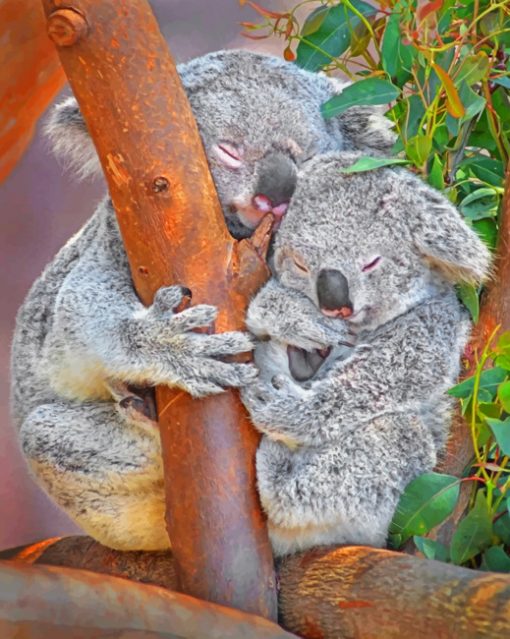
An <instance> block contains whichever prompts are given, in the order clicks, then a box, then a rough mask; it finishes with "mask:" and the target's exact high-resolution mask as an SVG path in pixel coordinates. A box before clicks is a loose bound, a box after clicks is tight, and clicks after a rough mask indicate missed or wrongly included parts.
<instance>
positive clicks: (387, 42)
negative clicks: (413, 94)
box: [381, 3, 418, 86]
mask: <svg viewBox="0 0 510 639" xmlns="http://www.w3.org/2000/svg"><path fill="white" fill-rule="evenodd" d="M399 4H400V3H397V4H396V5H395V7H394V13H392V14H391V16H390V17H389V19H388V21H387V23H386V29H385V30H384V36H383V39H382V45H381V62H382V67H383V69H384V70H385V71H386V73H387V74H388V75H389V76H390V77H391V78H394V79H395V81H396V82H397V84H398V85H399V86H402V84H403V83H404V82H405V81H406V80H407V78H408V77H409V75H410V73H411V68H412V65H413V61H414V59H415V57H416V54H417V53H418V51H417V49H416V48H415V47H414V46H413V45H410V44H409V45H406V44H404V43H403V42H402V33H401V30H400V29H401V27H400V24H401V16H400V13H399V11H398V9H399Z"/></svg>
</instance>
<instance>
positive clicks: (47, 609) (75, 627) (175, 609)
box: [0, 561, 294, 639]
mask: <svg viewBox="0 0 510 639" xmlns="http://www.w3.org/2000/svg"><path fill="white" fill-rule="evenodd" d="M0 583H1V584H3V585H4V587H2V588H0V637H2V639H21V638H22V639H50V638H51V639H69V638H70V637H72V639H100V638H102V637H104V638H108V639H113V638H119V639H121V638H122V639H156V638H158V639H159V638H161V639H163V638H164V639H206V638H207V639H238V638H239V637H245V638H246V639H266V638H267V639H292V637H293V636H294V635H291V634H289V633H288V632H285V631H284V630H282V628H280V627H279V626H277V625H276V624H274V623H272V622H270V621H267V620H266V619H262V618H261V617H259V616H256V615H251V614H247V613H244V612H241V611H238V610H234V609H232V608H225V607H224V606H218V605H217V604H211V603H208V602H205V601H198V600H196V599H194V598H193V597H189V596H187V595H182V594H179V593H175V592H170V591H168V590H165V589H164V588H159V587H157V586H152V585H144V584H137V583H132V582H129V581H127V580H125V579H118V578H115V577H110V576H106V575H99V574H97V573H93V572H88V571H85V570H73V569H70V568H54V567H50V566H28V565H26V564H23V563H18V562H16V561H4V562H0Z"/></svg>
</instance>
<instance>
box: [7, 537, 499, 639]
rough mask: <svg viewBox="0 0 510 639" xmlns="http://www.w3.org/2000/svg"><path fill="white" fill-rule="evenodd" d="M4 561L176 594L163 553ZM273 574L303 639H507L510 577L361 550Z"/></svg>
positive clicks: (63, 553) (53, 552)
mask: <svg viewBox="0 0 510 639" xmlns="http://www.w3.org/2000/svg"><path fill="white" fill-rule="evenodd" d="M11 556H13V557H15V558H17V559H18V560H21V559H25V561H29V562H31V561H35V562H37V563H45V564H46V563H48V564H52V565H58V566H62V565H67V566H73V567H75V568H83V567H85V566H87V568H88V569H89V570H94V571H98V572H104V573H106V574H114V575H117V576H120V577H129V578H130V579H135V580H138V581H143V582H150V583H157V584H159V585H162V586H165V587H167V588H170V589H172V588H174V587H175V581H173V580H172V577H171V576H172V575H173V574H174V572H173V557H172V554H171V553H170V552H167V553H120V552H117V551H113V550H109V549H107V548H103V547H101V546H100V545H99V544H98V543H97V542H94V541H92V540H91V539H90V538H87V537H67V538H64V539H61V540H57V541H50V543H46V544H45V543H43V544H34V545H33V546H29V547H27V548H24V549H22V550H18V551H17V552H14V553H11ZM89 558H92V561H90V559H89ZM155 567H157V568H156V569H155ZM279 572H280V574H279V577H280V601H279V603H280V617H281V621H282V623H283V625H284V626H285V628H286V629H287V630H289V631H290V632H294V633H296V634H298V635H300V636H302V637H307V638H309V639H319V638H320V639H338V637H349V638H351V639H367V637H384V639H392V638H395V639H401V638H402V637H407V636H411V637H412V638H413V639H430V638H431V637H438V638H442V637H444V638H445V639H446V638H448V639H450V638H452V637H459V638H460V637H462V639H475V638H476V639H484V638H487V639H489V638H494V639H495V638H496V637H497V638H498V639H499V638H502V637H506V636H510V575H503V574H496V573H489V572H478V571H474V570H469V569H467V568H459V567H458V566H452V565H449V564H444V563H440V562H438V561H432V560H427V559H420V558H418V557H410V556H408V555H404V554H402V553H396V552H391V551H389V550H380V549H375V548H366V547H361V546H346V547H341V548H336V549H335V548H332V549H328V548H318V549H315V550H311V551H308V552H304V553H300V554H297V555H294V556H291V557H289V558H287V559H285V560H284V561H283V562H282V564H281V566H280V571H279Z"/></svg>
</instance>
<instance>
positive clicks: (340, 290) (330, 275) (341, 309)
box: [317, 269, 353, 318]
mask: <svg viewBox="0 0 510 639" xmlns="http://www.w3.org/2000/svg"><path fill="white" fill-rule="evenodd" d="M317 297H318V298H319V306H320V308H321V311H322V312H323V313H324V315H328V316H330V317H344V318H346V317H350V316H351V315H352V310H353V307H352V302H351V300H350V299H349V283H348V282H347V278H346V277H345V275H344V274H343V273H341V272H340V271H336V270H334V269H323V270H322V271H321V272H320V273H319V277H318V278H317Z"/></svg>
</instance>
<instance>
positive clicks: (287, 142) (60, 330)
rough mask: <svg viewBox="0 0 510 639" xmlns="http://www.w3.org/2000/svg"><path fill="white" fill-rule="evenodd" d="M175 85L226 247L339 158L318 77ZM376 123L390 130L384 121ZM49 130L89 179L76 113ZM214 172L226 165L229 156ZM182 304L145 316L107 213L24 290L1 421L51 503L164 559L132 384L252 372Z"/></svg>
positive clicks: (149, 430)
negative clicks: (329, 156) (310, 161)
mask: <svg viewBox="0 0 510 639" xmlns="http://www.w3.org/2000/svg"><path fill="white" fill-rule="evenodd" d="M179 71H180V74H181V77H182V80H183V83H184V86H185V88H186V91H187V94H188V96H189V99H190V102H191V105H192V108H193V111H194V114H195V116H196V119H197V121H198V125H199V128H200V132H201V135H202V138H203V142H204V145H205V149H206V152H207V155H208V158H209V161H210V166H211V170H212V173H213V177H214V179H215V182H216V186H217V189H218V193H219V196H220V200H221V203H222V205H223V209H224V212H225V216H226V219H227V222H228V224H229V227H230V230H231V232H232V233H233V234H234V235H236V236H237V237H244V236H246V235H249V234H250V233H251V230H252V227H253V226H254V224H255V223H254V222H253V219H252V218H250V219H245V217H246V216H244V214H245V213H253V210H252V209H253V206H252V202H251V200H252V197H253V196H254V195H256V194H257V192H260V190H262V191H264V189H265V188H266V181H267V180H269V185H268V186H267V188H268V189H272V191H273V192H272V193H271V195H272V196H273V197H275V198H277V199H278V198H281V197H284V198H287V197H290V194H291V192H292V190H293V188H294V183H295V171H296V167H297V165H299V164H300V162H301V161H302V160H303V159H305V158H308V157H310V156H311V155H313V154H314V153H316V152H319V151H324V150H328V149H333V148H338V147H342V146H344V145H347V146H349V145H350V144H351V141H350V140H348V139H344V138H343V137H342V132H341V130H340V126H339V123H338V120H333V121H329V122H325V121H324V120H323V118H322V116H321V113H320V105H321V103H322V102H324V101H325V100H326V99H328V98H329V97H330V96H331V95H332V94H333V93H334V91H335V88H334V86H333V84H332V83H331V82H330V81H329V80H328V79H327V78H325V77H322V76H318V75H313V74H310V73H307V72H304V71H301V70H299V69H298V68H297V67H295V66H293V65H289V64H287V63H284V62H282V61H280V60H277V59H276V58H270V57H265V56H260V55H256V54H253V53H249V52H219V53H215V54H210V55H207V56H204V57H203V58H199V59H197V60H193V61H191V62H189V63H187V64H185V65H181V66H180V67H179ZM112 99H113V100H115V96H112ZM380 124H381V127H382V129H383V130H385V131H388V129H387V123H385V122H384V121H383V119H382V118H381V122H380ZM47 130H48V133H49V135H50V138H51V139H52V141H53V145H54V147H55V149H56V151H57V152H63V153H64V154H65V155H66V156H67V158H68V162H69V163H70V164H71V166H72V167H73V168H74V169H76V170H77V171H78V173H79V174H80V175H81V176H82V177H83V176H85V175H87V174H90V173H91V171H93V170H94V169H96V168H98V162H97V158H96V155H95V151H94V149H93V147H92V144H91V141H90V139H89V136H88V134H87V130H86V127H85V125H84V123H83V119H82V117H81V114H80V113H79V111H78V108H77V106H76V103H75V102H74V100H73V99H70V100H67V101H66V102H64V103H63V104H62V105H60V106H57V107H56V109H55V110H54V112H53V114H52V116H51V117H50V120H49V123H48V125H47ZM387 137H388V139H391V138H392V134H391V133H389V132H388V134H387ZM220 143H226V144H229V145H231V146H234V147H236V149H237V150H240V151H241V150H242V152H243V153H244V157H243V163H242V166H240V167H239V168H237V169H232V167H230V168H228V167H226V166H225V163H224V161H223V162H222V161H221V158H220V157H219V156H218V144H220ZM224 156H225V154H224ZM225 159H227V160H232V158H230V157H229V155H228V153H227V154H226V158H225V157H223V160H225ZM265 174H268V175H265ZM275 175H276V176H279V177H278V179H276V180H275V177H274V176H275ZM278 189H279V190H278ZM276 191H278V192H276ZM243 216H244V217H243ZM182 294H183V293H182V290H181V288H180V287H170V288H166V289H163V290H160V291H159V293H158V294H157V296H156V300H155V302H154V304H153V305H152V307H150V308H148V309H145V308H143V306H142V305H141V303H140V302H139V300H138V298H137V296H136V294H135V292H134V290H133V286H132V284H131V278H130V275H129V269H128V264H127V259H126V255H125V252H124V248H123V245H122V242H121V239H120V235H119V231H118V227H117V223H116V220H115V216H114V213H113V210H112V208H111V205H110V204H109V202H108V201H107V200H105V201H104V202H103V203H102V204H101V205H100V206H99V208H98V209H97V211H96V212H95V214H94V215H93V217H92V218H91V219H90V220H89V222H88V223H87V224H86V225H85V226H84V228H83V229H82V230H81V231H80V232H79V233H78V234H77V235H76V236H75V237H74V238H72V239H71V240H70V241H69V242H68V243H67V244H66V245H65V246H64V247H63V248H62V249H61V251H60V252H59V253H58V255H57V256H56V258H55V259H54V260H53V262H52V263H51V264H50V265H49V266H48V267H47V268H46V270H45V271H44V273H43V274H42V275H41V277H40V278H39V279H38V280H37V281H36V282H35V284H34V285H33V287H32V289H31V291H30V292H29V294H28V296H27V298H26V300H25V302H24V304H23V306H22V308H21V309H20V311H19V314H18V318H17V325H16V331H15V336H14V343H13V351H12V381H13V390H12V410H13V415H14V419H15V422H16V424H17V426H18V427H19V429H20V440H21V444H22V448H23V451H24V454H25V456H26V458H27V460H28V462H29V464H30V467H31V469H32V470H33V472H34V474H35V476H36V478H37V479H38V481H39V482H40V483H41V484H42V486H43V487H44V488H45V489H46V490H47V492H48V493H49V494H50V495H51V496H52V497H53V498H54V499H55V501H56V502H57V503H59V504H60V505H61V506H62V507H63V508H64V509H65V510H66V511H67V512H68V513H69V514H70V515H71V517H73V519H74V520H75V521H77V522H78V523H79V524H80V525H81V526H82V527H83V529H84V530H85V531H86V532H87V533H88V534H90V535H92V536H93V537H95V538H96V539H99V540H100V541H101V542H102V543H104V544H106V545H108V546H112V547H114V548H119V549H145V550H155V549H160V548H164V547H166V546H167V545H168V540H167V536H166V533H165V529H164V521H163V501H164V499H163V484H162V471H161V464H160V459H159V455H160V451H159V439H158V436H157V433H156V432H155V429H154V424H153V423H152V422H151V420H150V419H148V418H147V417H145V416H144V415H142V414H140V412H139V411H137V410H134V407H135V406H136V402H138V401H139V400H137V398H136V397H135V396H130V394H129V393H130V391H129V390H128V389H127V387H128V385H129V384H144V385H153V384H171V385H176V386H179V387H181V388H184V389H186V390H187V391H189V392H190V393H191V394H193V395H194V396H196V397H199V396H203V395H207V394H212V393H219V392H221V391H222V389H223V388H224V387H226V386H234V387H235V386H241V385H244V384H246V383H247V382H249V381H252V380H253V378H254V376H255V374H256V370H255V367H254V366H252V365H246V364H244V365H243V364H237V363H226V362H224V361H221V357H223V356H225V355H235V354H237V353H241V352H245V351H248V350H251V349H252V342H251V340H250V339H249V337H248V336H247V335H246V334H243V333H227V334H221V335H206V334H197V333H195V332H193V329H194V328H197V327H200V326H207V325H209V324H210V323H211V322H212V321H213V320H214V318H215V315H216V311H215V309H214V308H212V307H210V306H206V305H201V306H195V307H191V308H189V309H187V310H185V311H183V312H180V313H174V311H173V309H174V308H175V307H176V306H177V304H178V303H179V301H180V299H181V297H182Z"/></svg>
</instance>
